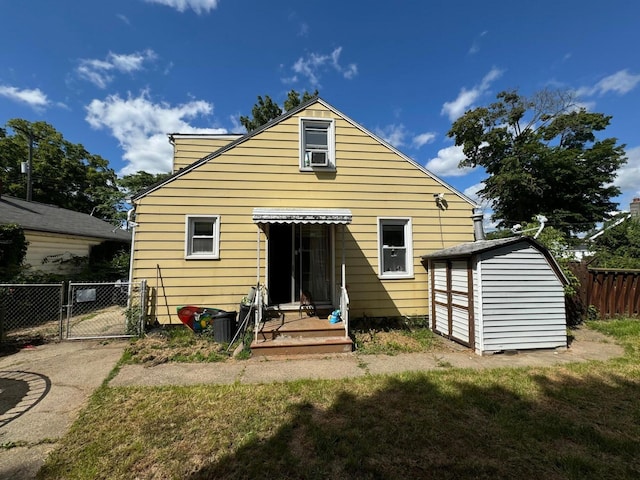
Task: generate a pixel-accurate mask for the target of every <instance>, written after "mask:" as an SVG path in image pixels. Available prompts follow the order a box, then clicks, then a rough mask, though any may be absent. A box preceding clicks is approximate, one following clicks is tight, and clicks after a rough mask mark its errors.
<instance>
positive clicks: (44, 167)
mask: <svg viewBox="0 0 640 480" xmlns="http://www.w3.org/2000/svg"><path fill="white" fill-rule="evenodd" d="M6 127H7V128H6V129H2V131H0V181H2V183H3V189H4V191H5V192H6V193H7V194H9V195H12V196H15V197H19V198H26V193H27V178H26V175H24V174H23V173H21V163H22V162H27V160H28V157H29V153H28V152H29V144H30V142H31V141H33V153H32V170H31V173H32V175H31V178H32V187H33V190H32V200H33V201H38V202H43V203H49V204H53V205H58V206H60V207H63V208H68V209H70V210H75V211H78V212H83V213H93V215H95V216H96V217H99V218H102V219H104V220H107V221H115V220H116V219H117V218H118V217H119V214H118V211H117V204H118V199H119V198H120V197H121V195H120V192H119V191H118V187H117V182H116V180H117V177H116V174H115V172H114V171H113V169H111V168H109V162H108V161H107V160H105V159H104V158H102V157H101V156H99V155H95V154H92V153H89V152H88V151H87V150H86V149H85V148H84V146H82V145H81V144H74V143H71V142H69V141H68V140H65V138H64V137H63V136H62V134H61V133H60V132H58V131H57V130H56V129H55V128H53V127H52V126H51V125H49V124H48V123H46V122H33V123H31V122H28V121H26V120H22V119H12V120H9V121H8V122H7V124H6Z"/></svg>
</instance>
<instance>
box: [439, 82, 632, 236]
mask: <svg viewBox="0 0 640 480" xmlns="http://www.w3.org/2000/svg"><path fill="white" fill-rule="evenodd" d="M497 100H498V101H497V102H495V103H492V104H491V105H489V106H488V107H478V108H475V109H473V110H470V111H468V112H466V113H465V114H464V115H463V116H462V117H460V118H459V119H458V120H456V121H455V122H454V123H453V126H452V127H451V130H450V131H449V132H448V136H449V137H452V138H454V139H455V144H456V145H458V146H462V148H463V151H464V154H465V157H466V158H465V159H464V160H462V161H461V162H460V167H476V166H481V167H483V168H484V169H485V171H486V173H487V174H488V177H487V178H486V179H485V180H484V187H483V188H482V190H480V192H479V195H480V196H481V197H483V198H484V199H486V200H489V201H490V202H492V207H493V211H494V215H493V218H494V220H497V221H498V226H499V227H506V228H508V227H511V226H513V225H515V224H517V223H524V222H526V221H527V220H528V219H530V218H532V217H533V216H534V215H536V214H542V215H544V216H546V217H547V218H548V219H549V223H550V225H553V226H554V227H556V228H558V229H560V230H562V231H563V232H565V233H578V232H584V231H587V230H589V229H590V228H592V227H593V226H594V225H595V224H596V222H599V221H602V220H603V219H604V218H607V216H608V212H611V211H613V210H615V208H616V206H617V204H616V203H614V202H612V201H611V199H612V198H614V197H616V196H617V195H619V194H620V189H619V188H618V187H616V186H614V185H613V184H612V182H613V180H614V178H615V175H616V172H617V170H618V169H619V168H620V166H621V165H623V164H624V163H625V162H626V158H625V154H624V146H623V145H616V142H617V140H616V139H615V138H606V139H603V140H598V139H597V138H596V135H595V133H596V132H600V131H603V130H604V129H605V128H606V127H607V126H608V125H609V122H610V120H611V117H610V116H605V115H603V114H601V113H591V112H587V111H586V110H585V109H582V108H577V107H576V105H575V99H574V97H573V96H572V94H570V93H567V92H563V91H550V90H544V91H542V92H538V93H537V94H536V95H534V96H533V98H531V99H527V98H525V97H523V96H521V95H519V94H518V93H517V92H515V91H509V92H501V93H499V94H498V96H497Z"/></svg>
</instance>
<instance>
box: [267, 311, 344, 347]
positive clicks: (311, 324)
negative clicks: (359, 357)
mask: <svg viewBox="0 0 640 480" xmlns="http://www.w3.org/2000/svg"><path fill="white" fill-rule="evenodd" d="M282 335H284V336H287V337H293V338H298V337H339V336H345V331H344V324H343V323H342V322H339V323H330V322H329V320H327V319H326V318H318V317H307V316H304V317H300V316H299V315H298V314H297V312H296V314H295V315H294V314H292V315H291V316H286V315H285V317H284V320H283V319H282V318H275V319H271V320H268V321H267V322H265V324H264V325H263V326H262V328H261V329H260V332H259V333H258V337H259V338H262V339H263V340H272V339H275V338H277V337H279V336H282Z"/></svg>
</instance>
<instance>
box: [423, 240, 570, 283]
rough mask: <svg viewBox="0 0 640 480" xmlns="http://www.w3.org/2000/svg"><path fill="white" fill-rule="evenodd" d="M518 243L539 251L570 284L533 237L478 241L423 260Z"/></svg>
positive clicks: (443, 251)
mask: <svg viewBox="0 0 640 480" xmlns="http://www.w3.org/2000/svg"><path fill="white" fill-rule="evenodd" d="M517 243H525V244H529V245H531V246H532V247H533V248H535V249H537V250H539V251H540V252H541V253H542V254H543V255H544V256H545V258H546V259H547V261H548V262H549V265H551V267H552V268H553V270H554V271H555V272H556V275H557V276H558V278H559V279H560V281H562V282H563V283H564V284H568V283H569V281H568V280H567V277H566V276H565V275H564V273H563V272H562V269H561V268H560V265H558V262H557V261H556V259H555V258H554V257H553V255H551V252H549V250H547V248H546V247H545V246H544V245H542V244H541V243H540V242H538V241H537V240H535V239H533V238H531V237H526V236H523V237H508V238H496V239H494V240H477V241H475V242H468V243H462V244H460V245H456V246H455V247H449V248H444V249H442V250H438V251H436V252H432V253H429V254H427V255H423V256H422V257H421V258H422V260H423V261H424V260H437V259H443V258H455V257H470V256H472V255H477V254H480V253H484V252H488V251H490V250H496V249H498V248H502V247H506V246H510V245H515V244H517Z"/></svg>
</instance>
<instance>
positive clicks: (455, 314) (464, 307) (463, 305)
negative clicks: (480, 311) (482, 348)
mask: <svg viewBox="0 0 640 480" xmlns="http://www.w3.org/2000/svg"><path fill="white" fill-rule="evenodd" d="M451 317H452V324H451V336H452V337H453V338H456V339H458V340H460V341H461V342H463V343H469V342H470V341H471V339H470V338H469V322H470V321H471V319H470V318H469V275H468V271H467V261H466V260H465V261H461V260H458V261H456V260H454V261H452V262H451Z"/></svg>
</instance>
